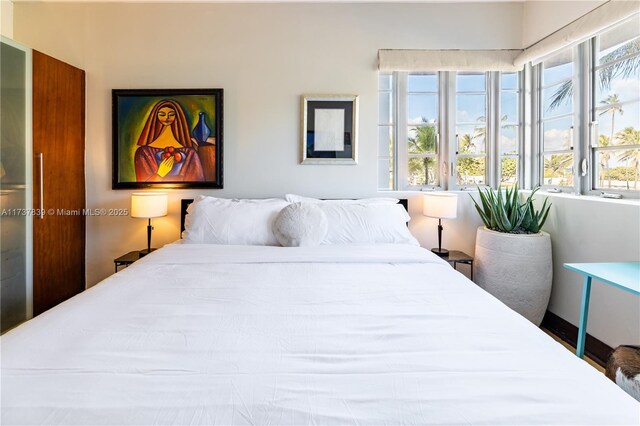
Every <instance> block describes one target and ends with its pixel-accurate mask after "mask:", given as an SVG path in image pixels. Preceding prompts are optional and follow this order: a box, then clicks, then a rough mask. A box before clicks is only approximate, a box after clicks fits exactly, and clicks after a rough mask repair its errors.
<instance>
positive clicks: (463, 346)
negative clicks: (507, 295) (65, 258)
mask: <svg viewBox="0 0 640 426" xmlns="http://www.w3.org/2000/svg"><path fill="white" fill-rule="evenodd" d="M1 344H2V348H1V350H2V388H1V391H2V396H1V398H2V400H1V402H2V406H1V407H0V408H1V410H2V417H1V420H2V424H3V425H10V424H82V425H93V424H111V425H125V424H127V425H128V424H135V425H151V424H154V425H155V424H188V425H212V424H216V425H231V424H252V425H280V424H291V425H324V424H341V425H345V424H359V425H375V424H559V423H567V424H603V425H604V424H607V425H609V424H616V423H623V424H638V423H640V405H639V404H638V403H636V402H635V401H634V400H633V399H632V398H631V397H629V396H628V395H626V394H625V393H624V392H622V391H621V390H620V389H618V388H617V387H616V386H615V385H614V384H613V383H612V382H610V381H609V380H607V379H606V378H605V377H604V375H602V374H600V373H598V372H597V371H596V370H595V369H593V368H592V367H590V366H588V365H587V364H586V363H585V362H584V361H582V360H579V359H578V358H576V357H575V356H574V355H572V354H571V353H570V352H569V351H567V350H566V349H565V348H563V347H561V346H560V345H559V344H557V343H556V342H554V341H553V340H552V339H551V338H550V337H548V336H547V335H545V334H544V333H543V332H541V331H540V330H538V329H537V328H536V327H534V326H533V325H531V324H530V323H529V322H528V321H526V320H525V319H523V318H522V317H520V316H519V315H517V314H516V313H514V312H512V311H511V310H509V309H508V308H506V307H505V306H504V305H502V304H501V303H500V302H498V301H497V300H496V299H494V298H493V297H491V296H489V295H488V294H487V293H485V292H484V291H482V290H481V289H479V288H478V287H477V286H475V285H474V284H473V283H471V282H470V281H469V280H467V279H466V278H464V277H463V276H462V275H461V274H459V273H457V272H455V271H454V270H453V269H452V268H451V267H450V266H449V265H448V264H446V263H445V262H443V261H442V260H440V259H438V258H436V257H435V256H433V255H432V254H431V253H429V252H428V251H426V250H424V249H420V248H416V247H409V246H390V245H379V246H323V247H316V248H282V247H238V246H211V245H186V244H185V245H182V244H174V245H170V246H168V247H166V248H164V249H162V250H159V251H157V252H154V253H153V254H151V255H149V256H147V257H146V258H144V259H142V260H140V261H138V262H136V263H135V264H134V265H132V266H131V267H129V268H127V269H125V270H124V271H122V272H119V273H117V274H115V275H114V276H112V277H110V278H108V279H106V280H104V281H103V282H102V283H100V284H98V285H97V286H95V287H93V288H91V289H89V290H87V291H85V292H84V293H82V294H80V295H79V296H76V297H74V298H73V299H71V300H69V301H67V302H65V303H63V304H62V305H60V306H58V307H56V308H54V309H52V310H50V311H48V312H46V313H44V314H42V315H40V316H39V317H37V318H35V319H33V320H31V321H29V322H27V323H26V324H23V325H22V326H20V327H18V328H17V329H15V330H13V331H11V332H9V333H7V334H6V335H4V336H2V339H1Z"/></svg>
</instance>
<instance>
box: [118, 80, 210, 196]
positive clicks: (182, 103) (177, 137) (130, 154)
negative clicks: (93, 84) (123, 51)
mask: <svg viewBox="0 0 640 426" xmlns="http://www.w3.org/2000/svg"><path fill="white" fill-rule="evenodd" d="M222 93H223V91H222V89H183V90H180V89H176V90H113V189H126V188H150V187H156V188H222V104H223V102H222Z"/></svg>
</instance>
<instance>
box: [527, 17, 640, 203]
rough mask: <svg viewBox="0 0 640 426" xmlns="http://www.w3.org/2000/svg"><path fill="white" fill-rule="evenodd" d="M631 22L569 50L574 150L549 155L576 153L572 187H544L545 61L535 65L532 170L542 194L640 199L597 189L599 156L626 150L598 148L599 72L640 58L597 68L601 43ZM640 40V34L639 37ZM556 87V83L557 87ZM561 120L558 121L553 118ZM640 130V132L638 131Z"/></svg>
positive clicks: (639, 192)
mask: <svg viewBox="0 0 640 426" xmlns="http://www.w3.org/2000/svg"><path fill="white" fill-rule="evenodd" d="M627 22H628V20H625V21H622V22H620V23H618V24H616V25H614V26H612V27H610V28H608V29H606V30H605V31H602V32H601V33H599V34H597V35H595V36H593V37H591V38H589V39H588V40H585V41H583V42H581V43H579V44H577V45H575V46H571V47H568V48H571V49H573V63H574V68H575V70H574V73H573V77H572V79H573V87H574V90H573V104H574V108H573V113H572V114H570V115H569V114H568V115H566V116H571V117H573V137H572V139H573V149H572V150H566V151H547V152H557V153H564V152H573V180H574V181H573V185H571V186H557V185H547V184H545V183H544V154H545V151H543V149H544V148H543V146H544V140H543V139H544V135H543V131H542V122H543V120H542V104H543V100H542V90H543V89H544V88H545V86H543V85H542V66H543V65H542V64H543V61H544V59H545V58H542V60H540V61H539V63H537V64H536V65H533V66H532V67H531V69H532V79H531V94H532V98H533V99H532V106H533V110H532V117H531V122H532V123H534V124H533V126H532V127H533V132H532V136H531V137H532V143H531V158H532V159H535V161H534V163H533V170H532V176H531V179H532V180H531V182H532V183H533V184H534V185H540V187H541V188H542V189H543V190H547V191H548V192H564V193H574V194H576V195H592V196H600V197H602V196H603V194H605V193H606V194H612V195H614V196H617V197H620V198H626V199H639V198H640V190H638V189H636V190H633V189H621V188H598V187H597V179H598V176H597V173H598V171H597V167H598V164H599V163H598V158H597V155H598V153H599V152H601V151H605V150H611V151H614V150H620V149H623V148H622V145H616V146H612V147H608V148H603V147H598V146H597V144H596V142H597V141H596V138H597V137H598V131H597V125H598V115H599V111H600V110H601V109H602V108H599V106H598V105H596V98H597V84H598V82H597V78H598V76H597V71H598V70H600V69H602V68H606V67H607V66H611V65H613V64H615V63H616V62H619V61H623V60H628V59H632V58H635V57H640V52H639V53H636V54H631V55H627V56H625V57H623V58H619V59H617V60H615V61H612V62H609V63H607V64H605V65H601V64H598V63H597V62H598V61H597V55H598V43H599V38H600V36H601V35H602V34H604V33H606V32H608V31H615V29H616V27H618V26H620V25H624V24H625V23H627ZM639 36H640V33H639ZM561 51H562V50H558V51H556V52H553V53H552V54H551V55H549V56H548V57H551V56H553V55H556V54H558V53H560V52H561ZM554 84H556V83H554ZM633 103H638V104H640V98H637V99H636V98H633V99H632V100H629V101H623V102H620V103H618V104H616V105H624V104H633ZM554 118H558V117H554ZM638 130H640V129H638ZM624 147H625V148H626V149H640V144H637V145H624Z"/></svg>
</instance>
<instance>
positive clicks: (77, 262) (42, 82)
mask: <svg viewBox="0 0 640 426" xmlns="http://www.w3.org/2000/svg"><path fill="white" fill-rule="evenodd" d="M84 111H85V75H84V71H82V70H80V69H78V68H75V67H73V66H71V65H69V64H66V63H64V62H61V61H59V60H57V59H54V58H51V57H50V56H47V55H45V54H43V53H40V52H37V51H35V50H34V51H33V153H34V160H33V176H34V179H33V186H34V187H33V201H34V208H36V209H42V210H44V211H45V213H44V214H42V215H40V216H36V217H34V219H33V310H34V315H38V314H40V313H42V312H44V311H46V310H47V309H49V308H51V307H53V306H55V305H57V304H58V303H60V302H63V301H64V300H66V299H68V298H70V297H72V296H74V295H76V294H78V293H80V292H81V291H83V290H84V288H85V272H84V264H85V263H84V262H85V216H84V214H83V211H82V209H84V207H85V187H84V126H85V124H84V122H85V113H84Z"/></svg>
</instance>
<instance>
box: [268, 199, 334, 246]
mask: <svg viewBox="0 0 640 426" xmlns="http://www.w3.org/2000/svg"><path fill="white" fill-rule="evenodd" d="M273 233H274V234H275V235H276V238H277V239H278V242H279V243H280V244H281V245H283V246H284V247H304V246H318V245H320V243H321V242H322V240H323V239H324V237H325V236H326V235H327V216H326V215H325V214H324V212H323V211H322V210H321V209H320V207H318V205H317V204H311V203H294V204H289V205H288V206H287V207H285V208H283V209H282V210H280V213H278V217H277V218H276V220H275V222H274V224H273Z"/></svg>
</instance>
